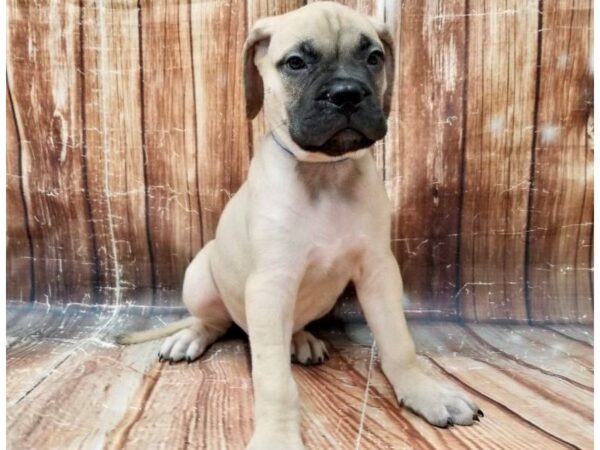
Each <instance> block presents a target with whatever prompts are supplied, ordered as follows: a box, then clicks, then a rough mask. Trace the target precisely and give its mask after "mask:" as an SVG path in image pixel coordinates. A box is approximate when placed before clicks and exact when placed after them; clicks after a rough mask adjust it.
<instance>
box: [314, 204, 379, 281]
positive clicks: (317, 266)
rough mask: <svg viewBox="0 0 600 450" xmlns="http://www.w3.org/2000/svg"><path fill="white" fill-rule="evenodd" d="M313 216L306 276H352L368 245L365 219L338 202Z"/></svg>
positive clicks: (323, 207) (323, 208) (315, 211)
mask: <svg viewBox="0 0 600 450" xmlns="http://www.w3.org/2000/svg"><path fill="white" fill-rule="evenodd" d="M312 212H313V217H312V218H311V220H309V221H308V222H307V223H308V224H309V225H308V228H307V229H306V230H305V231H306V235H305V245H306V247H305V248H306V258H307V265H306V267H307V276H309V277H311V276H312V277H316V278H320V277H323V276H329V277H331V276H335V275H340V276H349V275H350V272H351V271H352V270H353V269H354V267H355V266H356V265H357V264H358V263H359V261H360V258H361V255H362V253H363V252H364V250H365V248H366V247H367V244H368V235H367V227H366V224H365V220H364V219H365V218H364V217H362V214H361V212H360V210H358V211H357V210H356V208H355V207H353V206H352V205H347V204H344V203H336V202H335V201H331V202H328V204H324V205H322V207H321V208H317V209H316V210H313V211H312Z"/></svg>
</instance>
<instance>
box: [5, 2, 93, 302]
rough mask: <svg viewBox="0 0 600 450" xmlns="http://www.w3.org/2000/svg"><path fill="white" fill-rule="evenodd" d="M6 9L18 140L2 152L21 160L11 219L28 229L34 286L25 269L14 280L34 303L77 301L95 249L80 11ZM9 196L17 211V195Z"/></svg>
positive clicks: (85, 289) (70, 6) (89, 284)
mask: <svg viewBox="0 0 600 450" xmlns="http://www.w3.org/2000/svg"><path fill="white" fill-rule="evenodd" d="M8 9H9V10H10V20H9V28H8V36H7V50H8V54H7V61H8V70H7V72H8V74H7V78H8V80H7V82H8V91H9V97H10V99H11V101H12V107H13V110H12V118H14V121H15V122H14V125H15V129H16V133H17V135H18V140H19V145H18V146H16V147H15V146H10V145H9V147H8V150H9V151H11V150H12V151H14V150H18V151H19V153H18V156H17V155H14V154H13V156H11V157H10V159H11V160H12V161H15V159H18V160H19V162H20V174H19V175H20V176H21V177H22V178H21V179H20V183H21V184H22V195H23V199H24V202H25V204H24V207H23V208H22V209H21V211H20V212H21V214H25V211H27V212H26V215H25V216H24V215H21V216H20V217H15V218H14V220H15V223H16V224H18V223H19V221H20V222H21V223H22V224H23V225H24V226H25V228H26V230H27V231H26V233H25V234H29V237H30V243H29V245H30V246H31V249H32V253H33V254H32V255H30V256H32V257H33V264H32V266H31V269H32V272H33V273H34V274H35V280H34V282H33V283H32V282H31V280H30V279H28V278H27V276H26V273H24V274H23V275H24V276H23V278H21V277H20V276H17V277H15V281H16V282H17V283H22V284H23V285H29V287H27V288H23V289H34V293H33V295H34V298H35V299H37V300H39V301H47V300H49V299H53V301H69V300H81V298H83V297H84V296H85V295H86V294H87V295H89V292H91V291H92V289H93V287H94V267H93V261H94V250H93V244H92V241H91V239H90V236H91V235H92V230H91V227H90V223H89V219H90V217H89V215H88V213H87V212H88V209H87V205H86V198H85V174H84V173H85V168H84V167H85V164H86V162H85V156H84V151H85V150H84V143H83V139H82V129H83V124H82V122H81V117H80V111H81V108H82V106H83V105H82V102H83V99H82V98H81V95H80V93H81V77H80V73H79V68H78V64H77V62H78V60H79V54H80V53H79V52H80V47H79V43H80V32H79V28H78V22H79V12H80V10H79V8H78V6H77V4H75V3H72V2H67V3H62V4H60V5H54V6H52V7H50V5H49V4H48V3H46V2H40V3H31V2H20V1H11V2H10V3H9V5H8ZM10 117H11V116H9V118H10ZM14 136H15V134H13V137H14ZM15 157H16V158H15ZM13 167H14V166H13ZM8 200H12V202H11V206H9V208H11V207H12V208H18V203H19V199H18V198H16V197H14V196H13V197H11V198H9V199H8ZM12 211H13V212H17V211H18V210H14V209H13V210H12ZM11 220H13V219H12V218H11ZM25 221H27V223H26V224H25ZM8 231H9V232H10V231H11V228H10V227H9V228H8ZM11 237H12V236H11ZM15 237H17V238H18V237H19V235H16V236H15ZM20 237H21V238H23V230H21V234H20ZM17 290H20V289H18V288H17Z"/></svg>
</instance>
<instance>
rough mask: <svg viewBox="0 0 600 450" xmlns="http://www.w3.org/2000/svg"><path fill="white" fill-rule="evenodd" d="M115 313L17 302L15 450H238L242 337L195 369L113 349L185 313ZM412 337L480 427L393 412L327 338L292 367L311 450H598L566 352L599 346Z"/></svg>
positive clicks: (334, 335)
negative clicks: (318, 352)
mask: <svg viewBox="0 0 600 450" xmlns="http://www.w3.org/2000/svg"><path fill="white" fill-rule="evenodd" d="M163 309H164V308H163ZM112 310H114V309H111V308H108V307H99V308H90V307H84V306H79V307H77V308H70V307H63V308H57V307H55V306H51V307H50V308H43V307H41V306H37V305H27V306H23V304H18V303H16V302H14V303H11V305H10V308H9V312H10V314H11V317H12V318H13V319H14V325H13V326H11V327H9V330H8V333H7V334H8V336H9V337H12V338H14V339H16V342H17V344H15V345H14V347H12V348H10V349H9V351H8V355H7V356H8V359H7V363H8V367H7V374H8V377H7V389H8V391H7V394H8V399H9V401H8V410H7V416H8V421H7V425H8V428H7V430H8V433H7V434H8V436H7V437H8V443H9V448H10V449H12V450H20V449H26V448H36V449H40V450H46V449H57V448H61V449H71V448H88V447H102V448H107V449H115V450H116V449H121V448H127V449H137V448H174V449H179V448H186V447H187V448H189V447H193V448H200V449H213V448H243V447H244V445H245V443H247V441H248V439H249V438H250V436H251V433H252V424H253V419H252V410H253V407H252V384H251V378H250V360H249V349H248V344H247V341H246V340H245V339H241V338H240V337H239V336H235V335H230V336H229V337H228V338H226V339H225V340H222V341H221V342H218V343H216V344H215V345H214V346H212V347H211V349H209V351H208V352H207V354H206V355H205V356H204V357H202V358H201V360H200V361H198V362H195V363H193V364H176V365H168V364H166V363H162V364H161V363H159V362H158V361H157V360H156V352H157V350H158V348H159V346H160V342H149V343H145V344H142V345H138V346H131V347H117V346H114V345H113V344H112V343H111V342H110V337H111V336H112V335H113V334H115V333H117V332H122V331H123V330H125V329H140V328H145V327H148V326H158V325H160V324H161V323H164V322H169V321H171V320H175V319H176V318H177V315H173V314H166V313H161V312H160V310H159V309H157V308H139V307H137V308H135V307H130V308H128V309H125V308H122V309H121V312H119V313H117V314H114V313H113V312H112ZM138 310H139V311H138ZM107 318H108V325H107ZM27 324H30V325H31V326H27ZM410 328H411V331H412V333H413V335H414V337H415V342H416V345H417V348H418V350H419V352H420V353H421V355H422V356H419V358H420V360H421V362H422V364H424V365H425V367H426V368H427V370H428V371H430V372H431V374H432V375H433V376H434V377H436V378H438V379H439V380H440V381H444V382H446V383H450V384H452V385H455V386H457V387H459V388H461V389H466V390H467V391H468V392H469V393H470V394H471V395H472V396H473V397H474V398H475V399H476V400H477V402H478V404H479V405H480V406H481V407H482V409H483V410H484V411H485V418H484V419H482V421H481V422H479V423H477V424H476V425H474V426H472V427H454V428H451V429H447V430H444V429H439V428H435V427H432V426H431V425H428V424H427V423H426V422H424V421H423V420H422V419H420V418H419V417H417V416H415V415H414V414H412V413H411V412H410V411H407V410H406V409H403V408H400V407H399V406H398V404H397V401H396V399H395V396H394V393H393V391H392V389H391V386H390V385H389V383H388V382H387V380H386V379H385V377H384V375H383V373H382V372H381V370H380V369H379V365H378V361H377V359H378V358H377V357H375V360H374V362H375V364H374V365H373V366H372V367H371V368H370V360H371V348H370V347H368V346H364V345H359V344H356V343H353V342H352V341H350V340H349V339H348V337H347V336H346V335H344V333H342V332H341V331H340V330H337V329H328V330H326V329H320V330H318V331H317V332H319V333H321V335H322V337H323V338H325V339H327V340H328V342H329V344H330V353H331V359H330V360H329V361H328V362H327V363H325V364H324V365H321V366H311V367H301V366H297V365H294V367H293V372H294V376H295V378H296V380H297V383H298V387H299V392H300V399H301V403H302V410H303V423H302V433H303V438H304V441H305V444H306V448H307V449H327V448H340V449H346V448H358V449H362V450H375V449H383V448H394V449H407V450H408V449H423V450H425V449H427V450H432V449H447V448H453V449H454V448H460V449H473V450H475V449H481V448H498V449H514V448H519V449H532V450H533V449H538V448H548V449H560V448H581V449H588V448H591V443H592V431H593V426H592V425H593V422H592V419H593V408H592V405H593V392H592V391H591V389H586V388H583V387H581V386H577V385H574V384H573V383H569V382H567V381H565V379H561V378H559V377H558V375H561V374H562V375H564V376H565V377H566V376H569V375H573V373H571V374H569V373H568V371H569V369H568V368H565V367H563V365H564V362H565V353H569V354H571V355H572V356H573V358H578V359H579V360H581V361H587V362H589V361H591V360H592V357H593V356H592V355H593V349H592V348H591V347H590V346H588V345H583V344H581V343H577V342H575V341H572V340H569V339H568V338H565V337H564V336H561V335H560V334H558V333H556V332H553V331H550V330H548V329H545V328H538V327H507V326H502V327H499V326H494V325H489V324H488V325H477V326H472V327H469V328H465V327H462V326H460V325H457V324H456V323H444V322H426V321H418V322H412V323H410ZM582 329H583V328H582ZM585 330H587V332H588V333H591V332H592V329H591V328H589V327H587V328H585ZM515 336H519V337H520V340H519V339H516V337H515ZM484 340H485V341H484ZM487 341H489V342H490V344H488V343H487ZM500 348H502V351H500V350H499V349H500ZM557 349H561V350H562V351H564V353H561V352H560V351H559V352H557V351H556V350H557ZM375 355H376V353H375ZM546 369H547V370H546ZM591 380H592V376H591V374H589V372H588V381H591ZM90 399H93V401H90Z"/></svg>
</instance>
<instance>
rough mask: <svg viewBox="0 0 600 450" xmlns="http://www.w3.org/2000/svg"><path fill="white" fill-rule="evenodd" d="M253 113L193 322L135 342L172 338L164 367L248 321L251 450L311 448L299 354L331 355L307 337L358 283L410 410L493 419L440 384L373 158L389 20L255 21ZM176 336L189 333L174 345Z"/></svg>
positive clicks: (338, 13)
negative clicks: (261, 117)
mask: <svg viewBox="0 0 600 450" xmlns="http://www.w3.org/2000/svg"><path fill="white" fill-rule="evenodd" d="M243 52H244V54H243V58H244V80H245V94H246V108H247V115H248V118H250V119H252V118H254V117H255V116H256V115H257V114H258V112H259V110H260V109H261V108H264V113H265V117H266V121H267V123H268V126H269V127H270V132H269V134H268V135H266V136H265V137H264V139H263V141H262V144H261V145H260V147H259V148H258V149H257V150H256V152H255V154H254V157H253V158H252V162H251V164H250V169H249V173H248V179H247V180H246V182H245V183H244V184H243V185H242V187H241V188H240V190H239V191H238V192H237V193H236V194H235V195H234V196H233V197H232V198H231V200H230V201H229V203H228V204H227V206H226V208H225V210H224V211H223V214H222V216H221V219H220V221H219V225H218V228H217V232H216V237H215V239H214V240H212V241H211V242H208V243H207V244H206V245H205V246H204V248H203V249H202V250H201V251H200V252H199V253H198V254H197V255H196V257H195V258H194V260H193V261H192V262H191V264H190V265H189V267H188V268H187V270H186V273H185V279H184V283H183V302H184V304H185V305H186V307H187V309H188V310H189V312H190V314H191V317H190V318H188V319H184V320H182V321H179V322H176V323H174V324H171V325H168V326H167V327H165V328H162V329H159V330H150V331H144V332H139V333H134V334H131V335H127V336H122V337H121V338H120V342H122V343H135V342H142V341H146V340H150V339H156V338H158V337H161V336H169V335H170V337H168V338H167V339H166V340H165V342H164V344H163V345H162V347H161V349H160V353H159V358H160V359H161V360H168V361H171V362H177V361H183V360H187V361H188V362H189V361H193V360H195V359H197V358H198V357H200V355H202V353H203V352H204V351H205V350H206V348H207V347H208V346H209V345H210V344H212V343H213V342H214V341H215V340H216V339H218V338H219V337H220V336H222V335H223V334H224V333H225V331H226V330H227V329H228V328H229V327H230V325H231V324H232V322H235V323H236V324H237V325H238V326H239V327H241V328H242V329H243V330H244V331H246V333H248V336H249V339H250V347H251V353H252V378H253V387H254V399H255V400H254V401H255V411H254V414H255V431H254V435H253V437H252V439H251V441H250V443H249V444H248V448H249V449H261V450H263V449H277V450H282V449H288V450H292V449H302V448H303V443H302V439H301V433H300V407H299V401H300V400H299V397H298V388H297V386H296V383H295V382H294V377H293V376H292V370H291V362H290V356H291V357H292V359H295V360H297V361H298V362H300V363H303V364H310V363H320V362H322V361H323V360H324V359H326V357H327V349H326V346H325V344H324V343H323V342H322V341H321V340H319V339H317V338H316V337H315V336H313V335H312V334H311V333H309V332H307V331H305V330H304V327H305V326H306V325H307V324H308V323H309V322H311V321H313V320H315V319H318V318H320V317H322V316H324V315H325V314H326V313H327V312H328V311H330V310H331V308H332V307H333V306H334V303H335V301H336V299H337V297H338V296H339V294H340V293H341V292H342V290H343V289H344V287H345V286H346V285H347V284H348V283H349V282H351V281H352V282H353V283H354V285H355V286H356V292H357V295H358V299H359V302H360V305H361V307H362V310H363V312H364V315H365V317H366V319H367V322H368V325H369V327H370V328H371V330H372V332H373V334H374V337H375V339H376V342H377V346H378V348H379V352H380V357H381V366H382V369H383V372H384V373H385V375H386V376H387V378H388V380H389V381H390V383H391V384H392V386H393V388H394V391H395V393H396V396H397V398H398V401H399V402H400V404H403V405H404V406H406V407H408V408H410V409H411V410H412V411H414V412H415V413H417V414H419V415H421V416H422V417H423V418H424V419H425V420H427V421H428V422H430V423H431V424H433V425H436V426H439V427H447V426H450V425H453V424H457V425H471V424H472V423H473V421H474V420H478V418H479V416H481V415H482V413H481V411H480V410H479V408H478V407H477V405H476V404H475V403H474V402H473V401H472V400H471V399H470V398H469V397H467V396H466V395H465V394H464V393H462V392H460V391H457V390H455V389H454V388H453V387H450V386H447V385H444V384H442V383H440V382H439V381H437V380H435V379H434V378H432V377H430V376H429V375H428V374H426V373H425V372H424V371H423V369H422V368H421V367H420V366H419V363H418V361H417V359H416V357H415V346H414V344H413V341H412V339H411V336H410V333H409V330H408V328H407V325H406V320H405V317H404V312H403V308H402V278H401V276H400V270H399V268H398V264H397V262H396V259H395V258H394V255H393V254H392V251H391V248H390V222H391V214H390V205H389V202H388V198H387V196H386V192H385V189H384V186H383V183H382V180H381V177H380V175H379V174H378V173H377V171H376V169H375V163H374V159H373V156H372V155H371V153H370V151H369V147H370V146H371V145H372V144H373V143H374V142H376V141H377V140H379V139H382V138H383V137H384V136H385V134H386V131H387V125H386V118H387V115H388V114H389V111H390V103H391V97H392V85H393V76H394V55H393V44H392V38H391V35H390V33H389V31H388V30H387V28H386V27H385V25H384V24H383V23H380V22H379V21H378V20H375V19H373V18H371V17H366V16H363V15H361V14H359V13H357V12H356V11H353V10H352V9H349V8H347V7H344V6H341V5H338V4H336V3H331V2H322V3H312V4H310V5H308V6H305V7H303V8H300V9H298V10H295V11H293V12H290V13H287V14H283V15H280V16H275V17H268V18H264V19H260V20H258V21H257V22H256V24H255V25H254V27H253V28H252V31H251V32H250V35H249V36H248V39H247V41H246V43H245V46H244V51H243ZM173 333H175V334H173Z"/></svg>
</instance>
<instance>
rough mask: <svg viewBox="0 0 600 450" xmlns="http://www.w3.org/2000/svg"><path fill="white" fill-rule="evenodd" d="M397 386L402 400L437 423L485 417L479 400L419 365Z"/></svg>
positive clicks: (445, 424) (468, 421) (459, 422)
mask: <svg viewBox="0 0 600 450" xmlns="http://www.w3.org/2000/svg"><path fill="white" fill-rule="evenodd" d="M407 372H408V373H407V374H405V375H404V376H403V377H402V381H401V382H400V383H399V385H397V386H396V395H397V396H398V400H399V401H400V404H403V405H404V406H406V407H407V408H409V409H410V410H412V411H413V412H415V413H416V414H418V415H420V416H421V417H423V418H424V419H425V420H427V422H429V423H430V424H432V425H435V426H437V427H443V428H447V427H449V426H452V425H472V424H473V423H474V422H476V421H479V419H480V417H483V412H482V411H481V409H479V407H478V406H477V404H476V403H475V402H474V401H473V400H472V399H471V398H470V397H469V396H468V395H466V394H465V393H463V392H461V391H460V390H457V389H455V388H453V387H452V386H448V385H445V384H443V383H441V382H439V381H436V380H435V379H433V378H431V377H430V376H429V375H427V374H426V373H425V372H423V371H422V370H420V369H412V370H409V371H407Z"/></svg>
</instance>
